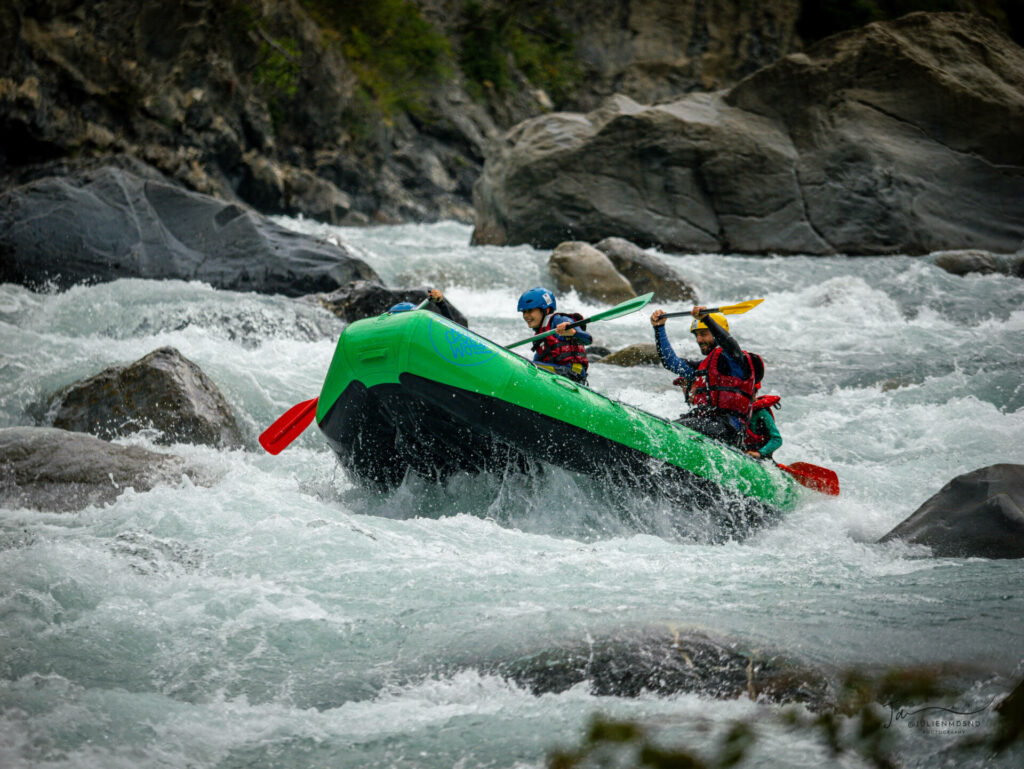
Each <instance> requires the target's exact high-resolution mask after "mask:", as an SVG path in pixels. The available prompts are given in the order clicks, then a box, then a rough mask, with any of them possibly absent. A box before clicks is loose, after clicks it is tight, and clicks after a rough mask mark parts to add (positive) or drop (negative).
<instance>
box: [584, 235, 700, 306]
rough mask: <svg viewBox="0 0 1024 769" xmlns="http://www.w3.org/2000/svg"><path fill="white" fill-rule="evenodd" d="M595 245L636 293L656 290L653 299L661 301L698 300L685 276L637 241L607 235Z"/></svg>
mask: <svg viewBox="0 0 1024 769" xmlns="http://www.w3.org/2000/svg"><path fill="white" fill-rule="evenodd" d="M594 248H596V249H597V250H598V251H600V252H601V253H602V254H604V255H605V256H607V257H608V258H609V259H610V260H611V262H612V264H613V265H614V266H615V269H616V270H618V271H619V272H621V273H622V274H623V275H624V276H625V277H626V279H627V280H628V281H629V282H630V283H631V284H632V285H633V288H634V289H636V291H637V293H640V294H646V293H648V292H653V293H654V300H655V301H659V302H671V301H687V302H690V301H696V299H697V294H696V292H695V291H694V290H693V287H692V286H690V284H688V283H687V282H686V281H685V280H684V279H683V278H682V276H680V275H679V274H678V273H676V271H675V270H673V269H672V268H671V267H669V266H668V265H667V264H665V263H664V262H663V261H661V260H660V259H658V258H657V257H656V256H653V255H652V254H649V253H647V252H646V251H644V250H643V249H642V248H640V246H638V245H636V244H635V243H630V242H629V241H628V240H626V239H625V238H605V239H604V240H602V241H599V242H598V243H595V244H594Z"/></svg>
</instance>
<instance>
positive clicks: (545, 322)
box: [516, 286, 593, 384]
mask: <svg viewBox="0 0 1024 769" xmlns="http://www.w3.org/2000/svg"><path fill="white" fill-rule="evenodd" d="M516 308H517V309H518V310H519V312H521V313H522V314H523V320H524V321H526V325H527V326H529V327H530V328H532V329H533V333H534V334H543V333H544V332H545V331H550V330H551V329H557V333H555V334H552V335H551V336H546V337H544V338H543V339H539V340H537V341H536V342H534V343H533V362H534V363H537V364H539V365H541V366H543V367H544V368H546V369H548V370H549V371H554V372H555V373H556V374H561V375H562V376H564V377H568V378H569V379H571V380H573V381H574V382H579V383H580V384H586V383H587V369H588V368H590V361H589V360H587V351H586V349H584V348H585V347H586V345H588V344H590V343H591V342H593V338H592V337H591V336H590V334H588V333H587V332H586V331H584V330H583V328H582V327H581V328H568V326H569V325H570V324H572V323H575V322H576V321H578V320H581V319H582V318H583V316H582V315H580V314H579V313H572V314H569V315H564V314H559V313H556V312H555V294H554V292H552V291H548V290H547V289H546V288H541V287H540V286H538V287H537V288H531V289H530V290H529V291H526V292H524V293H523V295H522V296H520V297H519V304H518V305H517V307H516Z"/></svg>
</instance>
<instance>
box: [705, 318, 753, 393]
mask: <svg viewBox="0 0 1024 769" xmlns="http://www.w3.org/2000/svg"><path fill="white" fill-rule="evenodd" d="M701 321H702V322H703V323H704V325H705V326H707V327H708V331H710V332H711V336H713V337H714V338H715V341H716V342H718V346H719V347H721V348H722V352H723V353H725V354H726V355H728V356H729V358H731V359H732V360H733V361H735V362H736V365H737V366H739V367H740V370H741V371H742V372H743V378H744V379H747V378H749V377H750V376H751V374H752V372H751V370H750V362H749V361H748V360H747V356H746V355H744V354H743V348H741V347H740V346H739V344H737V342H736V340H735V339H733V338H732V336H730V335H729V332H728V331H726V330H725V329H724V328H722V327H721V326H719V325H718V324H717V323H715V321H714V319H713V318H712V317H711V316H710V315H705V316H703V317H702V318H701Z"/></svg>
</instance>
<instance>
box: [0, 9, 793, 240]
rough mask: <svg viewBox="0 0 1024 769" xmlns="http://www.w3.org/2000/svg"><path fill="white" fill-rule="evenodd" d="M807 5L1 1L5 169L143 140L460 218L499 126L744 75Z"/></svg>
mask: <svg viewBox="0 0 1024 769" xmlns="http://www.w3.org/2000/svg"><path fill="white" fill-rule="evenodd" d="M798 6H799V2H797V0H770V1H769V2H763V3H752V4H749V5H748V4H736V3H734V2H728V1H727V0H677V1H676V2H668V0H599V2H597V4H596V5H595V3H594V2H593V0H591V1H589V2H587V1H585V0H568V1H567V2H562V3H557V4H550V3H545V2H540V0H514V1H513V2H510V3H509V2H500V3H499V2H493V1H492V0H478V1H474V2H470V1H469V0H416V2H407V0H389V1H388V2H380V3H365V2H354V1H349V0H189V1H188V2H185V1H184V0H164V1H163V2H155V1H153V2H150V1H144V2H137V1H136V0H49V1H48V2H35V1H34V0H8V1H7V2H5V3H3V4H2V6H0V135H2V136H3V137H4V141H3V142H2V143H0V185H2V186H12V185H16V184H22V183H25V182H27V181H32V180H33V179H36V178H39V177H40V176H43V175H52V174H62V173H65V172H67V171H82V170H89V169H90V168H93V167H96V166H98V165H102V164H106V163H107V161H109V159H110V158H112V157H114V156H130V157H132V158H134V159H137V160H141V161H143V162H145V163H147V164H149V165H150V166H153V167H154V168H156V169H157V170H158V171H159V172H160V173H162V174H163V175H164V176H166V177H168V178H170V179H172V180H174V181H175V182H177V183H179V184H182V185H183V186H185V187H187V188H189V189H191V190H193V191H196V192H202V193H206V194H211V195H216V196H217V197H220V198H222V199H225V200H228V201H231V202H245V203H248V204H249V205H251V206H253V207H255V208H257V209H258V210H259V211H261V212H263V213H270V214H274V213H284V214H292V215H294V214H304V215H306V216H310V217H313V218H316V219H319V220H321V221H325V222H330V223H342V222H344V223H346V224H360V223H369V222H374V221H378V222H395V221H430V220H435V219H440V218H454V219H459V220H462V221H467V222H468V221H471V220H472V216H473V212H472V208H471V195H472V185H473V182H474V181H475V180H476V178H477V177H478V175H479V173H480V171H481V169H482V166H483V161H484V157H485V154H486V151H487V148H488V146H489V143H490V142H491V141H493V140H497V139H498V138H500V136H501V134H502V132H503V130H504V129H505V128H507V127H509V126H511V125H513V124H515V123H517V122H519V121H521V120H524V119H526V118H528V117H530V116H532V115H536V114H538V113H542V112H545V111H549V110H550V109H552V108H563V107H570V108H574V109H589V108H590V107H592V106H593V105H594V104H596V103H597V101H598V100H600V99H602V98H604V97H605V96H607V95H609V94H611V93H613V92H616V91H622V92H624V93H627V94H630V95H632V96H633V97H634V98H636V99H639V100H641V101H651V100H654V99H657V98H661V97H663V96H667V95H670V94H678V93H679V92H681V91H688V90H693V89H695V88H697V89H700V88H705V87H709V86H714V87H720V86H723V85H728V84H730V83H733V82H736V81H737V80H738V79H739V78H740V77H741V76H743V75H745V74H747V73H749V72H751V71H753V70H755V69H756V68H757V67H759V66H761V65H763V64H766V63H768V62H770V61H772V60H774V59H775V58H777V57H778V56H780V55H782V54H785V53H788V52H789V51H790V50H792V48H793V46H794V45H795V44H796V41H795V37H794V33H793V29H794V25H795V22H796V17H797V13H798ZM374 14H376V15H374ZM388 14H391V15H390V16H389V15H388ZM357 23H358V24H360V25H362V27H361V28H360V30H359V32H360V34H362V35H363V38H359V40H363V41H364V43H365V45H364V47H363V48H359V47H358V46H355V45H354V43H353V40H355V39H356V38H354V37H353V35H352V32H351V28H352V26H353V25H355V24H357ZM402 23H405V24H406V25H407V26H410V25H411V26H410V28H411V30H412V31H411V32H409V33H408V34H407V35H406V37H405V43H404V45H405V46H406V47H405V48H402V45H403V44H402V43H399V42H397V41H396V40H397V37H396V33H395V31H396V30H398V29H399V26H400V24H402ZM417 24H419V25H420V26H416V25H417ZM374 25H376V26H374ZM388 25H391V26H388ZM378 27H379V29H378ZM346 35H347V36H348V37H346ZM435 35H436V37H434V36H435ZM430 45H433V46H434V47H433V48H431V47H430ZM382 52H383V53H382ZM371 54H373V55H375V56H377V59H376V60H375V62H372V61H368V59H367V57H368V56H370V55H371ZM388 56H390V58H387V57H388ZM423 59H429V60H430V62H431V65H430V66H424V67H423V71H422V72H417V73H413V74H416V78H415V79H414V80H413V85H412V86H411V90H412V91H413V93H411V94H405V95H404V96H403V98H404V99H405V101H401V99H399V101H398V102H397V103H396V104H394V105H391V106H390V107H389V106H388V105H386V104H385V105H384V106H382V103H383V102H386V101H387V99H386V98H385V97H386V95H387V94H388V93H389V92H390V91H394V90H395V89H396V88H397V87H398V86H396V85H395V82H385V81H386V80H387V79H388V78H389V77H390V78H391V80H392V81H395V80H401V79H402V78H405V77H407V76H410V73H409V72H406V70H405V68H403V67H405V65H406V63H408V67H410V68H413V69H415V68H416V67H417V66H419V63H421V62H422V60H423ZM374 64H376V66H377V67H378V69H376V70H374V69H373V67H372V66H371V65H374ZM389 67H390V69H389ZM494 67H497V68H498V69H497V70H495V69H494ZM495 72H497V74H495ZM498 75H501V77H498ZM545 88H546V89H547V90H545ZM389 89H390V90H389ZM407 102H408V103H407Z"/></svg>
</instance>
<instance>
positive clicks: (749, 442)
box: [743, 395, 781, 451]
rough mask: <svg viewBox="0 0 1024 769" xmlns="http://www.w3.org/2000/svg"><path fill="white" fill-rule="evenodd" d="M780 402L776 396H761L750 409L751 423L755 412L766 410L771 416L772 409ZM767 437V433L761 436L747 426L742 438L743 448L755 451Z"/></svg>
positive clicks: (766, 440) (763, 443)
mask: <svg viewBox="0 0 1024 769" xmlns="http://www.w3.org/2000/svg"><path fill="white" fill-rule="evenodd" d="M780 400H781V399H780V398H779V396H778V395H762V396H761V397H760V398H758V399H757V400H756V401H754V405H753V406H752V407H751V409H750V416H751V421H753V416H754V412H755V411H760V410H761V409H768V413H769V414H771V412H772V409H773V408H775V407H776V406H778V405H779V401H780ZM780 408H781V407H780ZM772 416H774V414H772ZM769 437H770V436H769V435H768V433H765V434H764V435H762V434H761V433H755V432H754V431H753V430H751V429H750V425H749V424H748V425H747V434H746V436H744V438H743V448H745V449H749V450H751V451H757V450H758V449H760V448H761V447H762V446H764V445H765V444H766V443H767V442H768V438H769Z"/></svg>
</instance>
